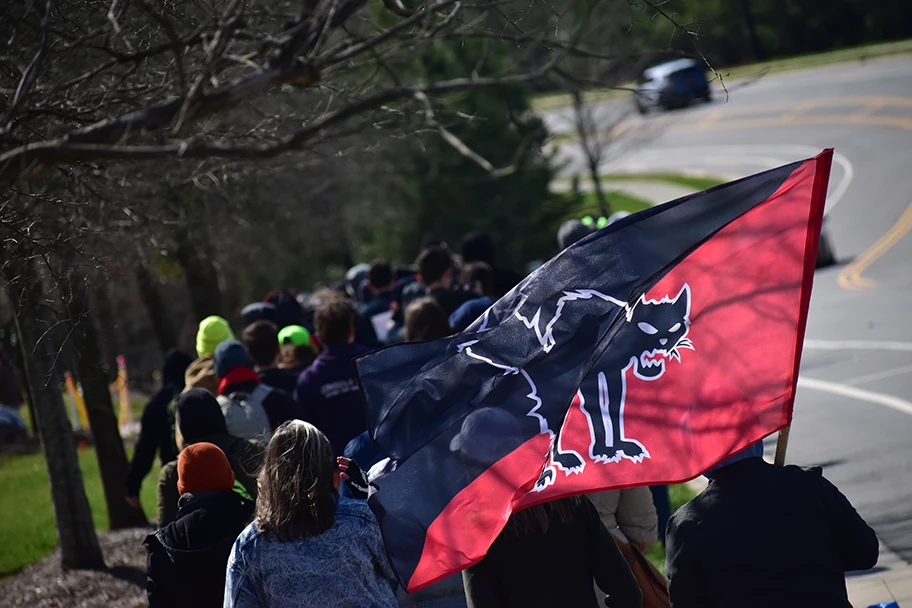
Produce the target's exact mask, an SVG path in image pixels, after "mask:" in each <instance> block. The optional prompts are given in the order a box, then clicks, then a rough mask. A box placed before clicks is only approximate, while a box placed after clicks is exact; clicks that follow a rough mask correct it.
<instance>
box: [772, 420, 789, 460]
mask: <svg viewBox="0 0 912 608" xmlns="http://www.w3.org/2000/svg"><path fill="white" fill-rule="evenodd" d="M791 429H792V425H788V426H787V427H785V428H783V429H782V430H781V431H779V439H778V440H777V441H776V460H775V464H776V466H777V467H784V466H785V451H786V450H787V449H788V442H789V431H790V430H791Z"/></svg>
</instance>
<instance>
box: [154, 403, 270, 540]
mask: <svg viewBox="0 0 912 608" xmlns="http://www.w3.org/2000/svg"><path fill="white" fill-rule="evenodd" d="M203 441H205V442H208V443H211V444H213V445H215V446H217V447H218V448H219V449H220V450H222V452H224V454H225V456H226V457H227V458H228V463H229V464H230V465H231V470H232V471H233V472H234V478H235V480H236V481H237V482H238V483H237V484H236V485H235V488H236V490H238V491H240V492H243V493H244V494H245V495H246V496H248V497H250V498H251V499H254V500H255V499H256V496H257V483H256V475H257V473H258V472H259V470H260V466H261V465H262V464H263V448H261V447H260V446H258V445H257V444H255V443H252V442H250V441H247V440H245V439H242V438H240V437H232V436H231V435H229V434H228V429H227V427H226V426H225V416H224V415H223V414H222V409H221V407H219V404H218V401H216V400H215V396H214V395H213V394H212V393H210V392H209V391H207V390H205V389H202V388H192V389H190V390H188V391H187V392H185V393H183V394H182V395H181V396H180V399H179V401H178V405H177V447H178V449H181V450H183V449H184V448H185V447H187V446H190V445H193V444H196V443H200V442H203ZM177 482H178V469H177V462H176V461H171V462H169V463H168V464H166V465H165V466H163V467H162V469H161V472H160V473H159V476H158V527H159V528H162V527H164V526H167V525H168V524H170V523H171V522H172V521H174V520H175V518H176V517H177V511H178V501H179V499H180V492H179V490H178V485H177ZM238 486H239V487H238Z"/></svg>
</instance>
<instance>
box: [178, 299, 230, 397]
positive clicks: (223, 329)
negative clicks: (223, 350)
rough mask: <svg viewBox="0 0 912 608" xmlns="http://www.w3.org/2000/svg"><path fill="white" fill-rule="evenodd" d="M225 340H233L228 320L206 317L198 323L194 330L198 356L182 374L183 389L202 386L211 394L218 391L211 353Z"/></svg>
mask: <svg viewBox="0 0 912 608" xmlns="http://www.w3.org/2000/svg"><path fill="white" fill-rule="evenodd" d="M226 340H234V332H232V331H231V326H230V325H228V321H226V320H225V319H223V318H222V317H217V316H211V317H206V318H205V319H203V320H202V321H200V324H199V330H198V331H197V332H196V354H197V356H198V358H197V359H196V360H195V361H193V362H192V363H191V364H190V365H189V366H188V367H187V371H186V372H185V374H184V385H185V390H186V389H188V388H204V389H206V390H207V391H209V392H210V393H212V394H213V395H215V394H216V393H217V392H218V377H217V376H216V375H215V364H214V363H213V361H212V355H213V354H214V353H215V349H216V348H217V347H218V345H219V344H221V343H222V342H225V341H226Z"/></svg>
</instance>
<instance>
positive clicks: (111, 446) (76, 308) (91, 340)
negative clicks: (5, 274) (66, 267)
mask: <svg viewBox="0 0 912 608" xmlns="http://www.w3.org/2000/svg"><path fill="white" fill-rule="evenodd" d="M61 282H62V283H63V285H61V287H62V292H63V296H64V298H65V300H66V304H67V309H68V312H69V315H70V323H71V325H72V329H73V334H72V336H73V344H74V346H75V347H76V352H77V353H78V358H77V363H76V369H77V371H78V373H79V380H80V381H81V382H82V392H83V396H84V397H85V404H86V413H87V414H88V416H89V426H90V427H91V428H92V438H93V439H94V440H95V455H96V456H97V457H98V469H99V470H100V471H101V482H102V485H103V486H104V493H105V503H106V504H107V507H108V521H109V522H110V526H111V529H112V530H118V529H121V528H131V527H139V526H146V525H148V522H147V521H146V516H145V515H144V514H143V512H142V508H139V509H136V508H134V507H132V506H130V505H129V504H128V503H127V501H126V499H125V497H126V487H127V467H128V465H127V454H126V452H125V451H124V446H123V440H122V439H121V437H120V430H119V429H118V427H117V416H115V415H114V405H113V403H112V402H111V390H110V388H109V387H108V373H107V371H106V370H105V367H104V364H103V362H102V353H101V347H100V344H99V341H98V330H97V328H96V327H95V323H94V321H93V320H92V310H91V309H90V306H89V296H88V290H87V289H86V284H85V278H84V277H83V276H81V275H80V274H78V273H77V272H70V273H69V276H68V277H67V278H66V279H61Z"/></svg>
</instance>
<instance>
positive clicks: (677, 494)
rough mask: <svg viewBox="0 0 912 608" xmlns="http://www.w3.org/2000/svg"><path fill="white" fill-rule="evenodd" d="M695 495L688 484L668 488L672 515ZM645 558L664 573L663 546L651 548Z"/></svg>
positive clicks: (658, 545)
mask: <svg viewBox="0 0 912 608" xmlns="http://www.w3.org/2000/svg"><path fill="white" fill-rule="evenodd" d="M696 495H697V493H696V492H694V490H693V488H691V487H690V486H689V485H688V484H686V483H682V484H678V485H675V486H668V501H669V502H670V503H671V512H672V513H674V512H675V511H677V510H678V509H680V508H681V506H682V505H684V504H685V503H688V502H690V501H691V500H692V499H693V497H694V496H696ZM646 557H647V558H648V559H649V561H651V562H652V563H653V565H654V566H655V567H656V568H658V569H659V571H661V572H662V573H663V574H664V573H665V546H664V545H662V544H661V543H659V544H657V545H656V546H654V547H652V548H651V549H650V550H649V551H647V552H646Z"/></svg>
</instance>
